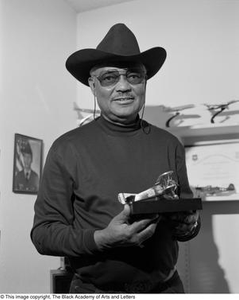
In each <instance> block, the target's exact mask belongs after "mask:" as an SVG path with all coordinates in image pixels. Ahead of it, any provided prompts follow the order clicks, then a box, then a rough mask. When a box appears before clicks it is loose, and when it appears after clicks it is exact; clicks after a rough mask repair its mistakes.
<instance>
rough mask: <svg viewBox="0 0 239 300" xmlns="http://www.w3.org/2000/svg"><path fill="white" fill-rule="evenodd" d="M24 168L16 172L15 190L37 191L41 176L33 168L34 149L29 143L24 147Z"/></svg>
mask: <svg viewBox="0 0 239 300" xmlns="http://www.w3.org/2000/svg"><path fill="white" fill-rule="evenodd" d="M21 152H22V157H23V169H22V170H21V171H19V172H18V173H17V174H16V177H15V181H14V183H15V190H17V191H23V192H25V191H27V192H37V191H38V186H39V177H38V175H37V173H36V172H35V171H33V170H32V168H31V165H32V158H33V157H32V155H33V154H32V149H31V146H30V144H29V143H26V145H25V147H23V148H22V150H21Z"/></svg>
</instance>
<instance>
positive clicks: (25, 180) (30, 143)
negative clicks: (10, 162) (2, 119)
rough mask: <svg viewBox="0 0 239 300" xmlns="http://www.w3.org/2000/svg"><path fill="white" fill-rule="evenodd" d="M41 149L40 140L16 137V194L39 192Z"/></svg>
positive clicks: (14, 189) (14, 185)
mask: <svg viewBox="0 0 239 300" xmlns="http://www.w3.org/2000/svg"><path fill="white" fill-rule="evenodd" d="M39 143H40V144H39ZM39 147H40V148H41V141H40V140H36V139H32V140H31V138H27V137H24V136H20V135H16V139H15V156H14V179H13V181H14V182H13V191H14V192H16V193H18V192H19V193H24V192H25V193H37V192H38V188H39V180H40V171H41V158H40V156H41V155H40V153H41V149H38V148H39ZM33 148H34V150H35V153H34V151H33Z"/></svg>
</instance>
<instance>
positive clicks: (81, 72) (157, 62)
mask: <svg viewBox="0 0 239 300" xmlns="http://www.w3.org/2000/svg"><path fill="white" fill-rule="evenodd" d="M165 59H166V51H165V49H164V48H161V47H154V48H151V49H149V50H147V51H144V52H140V49H139V45H138V42H137V39H136V37H135V35H134V34H133V32H132V31H131V30H130V29H129V28H128V27H127V26H126V25H124V24H115V25H114V26H112V27H111V28H110V30H109V31H108V33H107V34H106V36H105V37H104V39H103V40H102V41H101V42H100V44H99V45H98V46H97V47H96V49H83V50H79V51H76V52H74V53H73V54H72V55H71V56H70V57H69V58H68V59H67V61H66V68H67V70H68V71H69V72H70V73H71V74H72V75H73V76H74V77H75V78H76V79H77V80H79V81H80V82H81V83H83V84H85V85H89V84H88V78H89V77H90V70H91V69H92V68H93V67H94V66H96V65H98V64H103V63H105V62H107V63H109V62H114V63H124V62H140V63H142V64H143V65H144V66H145V68H146V70H147V79H149V78H151V77H153V76H154V75H155V74H156V73H157V72H158V71H159V69H160V68H161V67H162V65H163V63H164V61H165Z"/></svg>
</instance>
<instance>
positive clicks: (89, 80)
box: [88, 77, 96, 96]
mask: <svg viewBox="0 0 239 300" xmlns="http://www.w3.org/2000/svg"><path fill="white" fill-rule="evenodd" d="M88 83H89V86H90V89H91V91H92V93H93V95H94V96H95V92H96V91H95V82H94V80H93V78H92V77H89V79H88Z"/></svg>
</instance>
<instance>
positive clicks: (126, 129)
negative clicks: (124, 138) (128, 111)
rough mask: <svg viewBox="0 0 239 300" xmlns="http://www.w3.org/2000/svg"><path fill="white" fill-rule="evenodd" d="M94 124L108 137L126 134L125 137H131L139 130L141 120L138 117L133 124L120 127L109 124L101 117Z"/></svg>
mask: <svg viewBox="0 0 239 300" xmlns="http://www.w3.org/2000/svg"><path fill="white" fill-rule="evenodd" d="M96 122H97V124H99V125H100V126H101V127H102V128H103V129H104V130H105V131H106V132H107V133H108V134H110V135H119V134H124V135H125V134H126V133H127V135H132V134H136V133H137V132H138V131H139V130H140V129H141V119H140V118H139V116H137V119H136V120H135V122H134V123H132V124H129V125H120V124H116V123H112V122H109V121H108V120H106V119H105V118H104V117H103V116H102V115H101V116H100V117H99V118H97V119H96Z"/></svg>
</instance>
